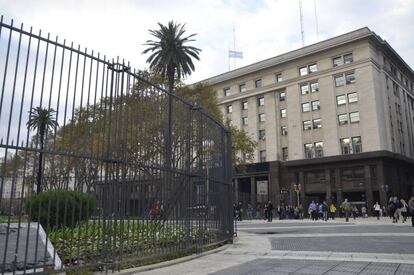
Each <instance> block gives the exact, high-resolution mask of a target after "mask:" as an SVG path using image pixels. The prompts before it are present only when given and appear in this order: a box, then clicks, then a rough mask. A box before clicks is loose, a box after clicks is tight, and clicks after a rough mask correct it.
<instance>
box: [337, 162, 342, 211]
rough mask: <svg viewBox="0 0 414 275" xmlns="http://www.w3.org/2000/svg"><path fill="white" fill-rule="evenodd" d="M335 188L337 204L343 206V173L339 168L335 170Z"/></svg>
mask: <svg viewBox="0 0 414 275" xmlns="http://www.w3.org/2000/svg"><path fill="white" fill-rule="evenodd" d="M335 188H336V203H337V204H338V205H341V203H342V199H343V198H342V184H341V171H340V170H339V168H335Z"/></svg>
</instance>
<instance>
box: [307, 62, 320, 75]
mask: <svg viewBox="0 0 414 275" xmlns="http://www.w3.org/2000/svg"><path fill="white" fill-rule="evenodd" d="M308 68H309V73H310V74H311V73H315V72H317V71H318V67H317V66H316V64H311V65H309V66H308Z"/></svg>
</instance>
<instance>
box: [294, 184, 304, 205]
mask: <svg viewBox="0 0 414 275" xmlns="http://www.w3.org/2000/svg"><path fill="white" fill-rule="evenodd" d="M301 188H302V186H301V185H300V183H299V184H296V183H295V184H293V189H294V190H295V192H296V199H297V201H298V207H299V193H300V189H301Z"/></svg>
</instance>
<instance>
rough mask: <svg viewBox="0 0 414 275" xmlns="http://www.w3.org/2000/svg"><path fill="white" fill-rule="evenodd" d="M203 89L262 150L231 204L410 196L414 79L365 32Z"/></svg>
mask: <svg viewBox="0 0 414 275" xmlns="http://www.w3.org/2000/svg"><path fill="white" fill-rule="evenodd" d="M203 82H206V83H208V84H209V85H212V86H213V87H214V89H215V90H216V91H217V97H218V101H219V106H220V108H221V109H222V112H223V114H224V115H225V117H226V118H227V119H228V120H230V121H231V123H232V124H233V125H234V126H236V127H238V128H240V129H244V130H245V131H246V132H247V133H248V134H249V135H250V136H251V137H252V138H253V139H254V140H257V142H258V146H257V150H256V153H255V156H254V163H252V164H250V165H249V166H248V167H247V168H246V169H245V170H244V171H239V172H237V171H236V173H235V177H234V192H235V196H236V200H239V201H243V202H250V203H253V204H255V203H257V202H263V201H265V200H267V199H270V200H272V201H274V202H276V204H279V203H280V202H285V203H289V204H296V203H297V199H299V201H300V202H301V203H306V204H307V203H308V202H309V201H310V200H312V199H316V200H319V201H322V200H325V199H328V200H332V201H334V202H336V203H340V202H341V201H342V200H343V199H344V198H348V199H349V200H351V201H353V202H355V203H364V202H367V203H368V204H369V205H371V204H373V203H375V201H379V202H380V203H381V204H382V205H384V204H386V201H387V199H388V197H389V196H390V195H398V196H403V197H408V196H409V195H410V194H411V193H412V192H413V188H414V72H413V70H412V69H411V68H410V67H409V66H408V65H407V64H406V63H405V62H404V60H403V59H402V58H401V57H400V56H399V55H398V54H397V53H396V52H395V50H394V49H393V48H392V47H391V46H390V45H389V44H388V43H387V42H386V41H384V40H382V39H381V37H379V36H378V35H376V34H375V33H374V32H372V31H371V30H369V29H368V28H362V29H358V30H355V31H353V32H350V33H347V34H344V35H341V36H337V37H334V38H331V39H328V40H325V41H322V42H319V43H316V44H313V45H310V46H306V47H303V48H300V49H298V50H294V51H291V52H288V53H285V54H282V55H279V56H276V57H273V58H269V59H267V60H263V61H260V62H258V63H254V64H252V65H248V66H245V67H242V68H239V69H236V70H233V71H230V72H227V73H224V74H221V75H217V76H214V77H212V78H209V79H206V80H205V81H203ZM299 184H300V190H299V187H298V186H299ZM295 188H296V191H295Z"/></svg>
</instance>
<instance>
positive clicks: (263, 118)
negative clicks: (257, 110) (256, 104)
mask: <svg viewBox="0 0 414 275" xmlns="http://www.w3.org/2000/svg"><path fill="white" fill-rule="evenodd" d="M259 122H265V114H264V113H261V114H259Z"/></svg>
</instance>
